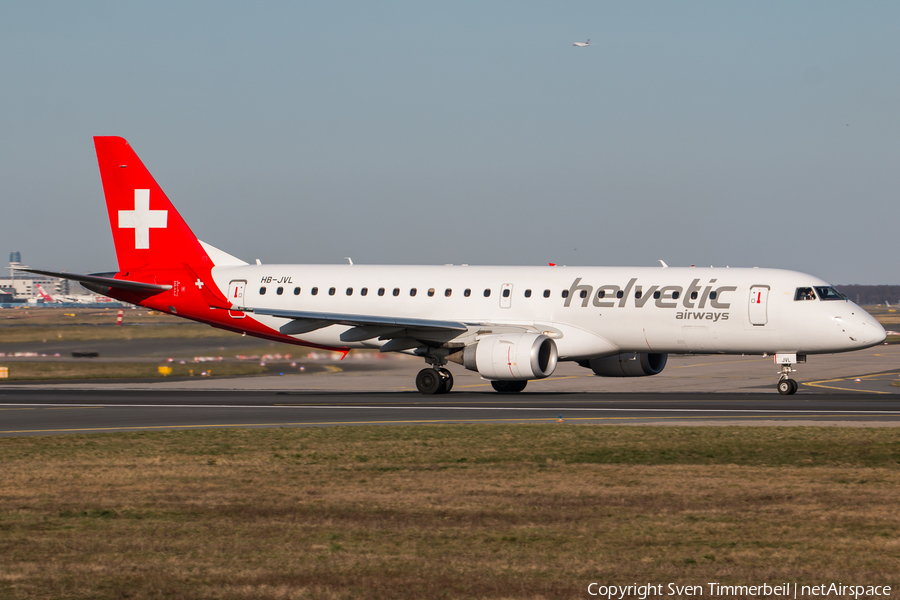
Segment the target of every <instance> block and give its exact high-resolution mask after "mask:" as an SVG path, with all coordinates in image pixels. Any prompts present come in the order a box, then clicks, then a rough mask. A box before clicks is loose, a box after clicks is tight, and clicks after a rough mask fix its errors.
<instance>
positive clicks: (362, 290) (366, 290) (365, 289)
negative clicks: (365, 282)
mask: <svg viewBox="0 0 900 600" xmlns="http://www.w3.org/2000/svg"><path fill="white" fill-rule="evenodd" d="M368 293H369V288H361V289H360V290H359V295H360V296H365V295H367V294H368Z"/></svg>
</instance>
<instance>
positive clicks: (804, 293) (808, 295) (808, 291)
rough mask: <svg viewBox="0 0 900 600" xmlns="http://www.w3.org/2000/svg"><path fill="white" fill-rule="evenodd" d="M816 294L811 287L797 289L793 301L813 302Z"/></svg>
mask: <svg viewBox="0 0 900 600" xmlns="http://www.w3.org/2000/svg"><path fill="white" fill-rule="evenodd" d="M815 299H816V293H815V292H814V291H813V289H812V288H811V287H808V288H797V293H796V294H795V295H794V300H795V301H796V300H815Z"/></svg>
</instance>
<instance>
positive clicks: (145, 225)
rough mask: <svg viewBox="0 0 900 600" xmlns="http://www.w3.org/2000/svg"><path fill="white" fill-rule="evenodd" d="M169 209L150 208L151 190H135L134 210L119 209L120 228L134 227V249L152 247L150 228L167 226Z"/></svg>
mask: <svg viewBox="0 0 900 600" xmlns="http://www.w3.org/2000/svg"><path fill="white" fill-rule="evenodd" d="M168 215H169V211H167V210H150V190H134V210H120V211H119V229H134V249H135V250H148V249H149V248H150V228H151V227H153V228H162V229H165V228H166V221H167V217H168Z"/></svg>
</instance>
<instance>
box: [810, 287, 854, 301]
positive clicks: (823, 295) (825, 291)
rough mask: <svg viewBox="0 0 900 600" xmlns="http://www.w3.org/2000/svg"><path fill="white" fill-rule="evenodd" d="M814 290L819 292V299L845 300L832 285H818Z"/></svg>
mask: <svg viewBox="0 0 900 600" xmlns="http://www.w3.org/2000/svg"><path fill="white" fill-rule="evenodd" d="M816 291H817V292H818V293H819V300H846V299H847V297H846V296H844V295H843V294H842V293H840V292H839V291H837V290H836V289H834V288H833V287H830V286H828V287H825V286H818V287H816Z"/></svg>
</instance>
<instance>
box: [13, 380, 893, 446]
mask: <svg viewBox="0 0 900 600" xmlns="http://www.w3.org/2000/svg"><path fill="white" fill-rule="evenodd" d="M559 422H563V423H581V424H585V423H592V424H620V425H638V424H655V425H723V424H729V425H732V424H742V425H753V424H755V425H760V424H767V425H779V424H781V425H788V424H790V425H796V424H816V425H826V424H830V425H838V424H840V425H855V426H900V396H890V397H877V396H871V395H865V394H844V393H827V394H825V393H822V394H819V393H813V394H808V395H798V396H794V397H793V398H790V399H786V398H784V397H782V396H779V395H777V394H772V393H764V394H763V393H760V394H721V393H718V394H717V393H710V394H702V393H701V394H684V393H679V394H647V393H640V394H544V393H539V394H527V395H524V394H523V395H518V396H513V397H510V396H500V395H498V394H492V393H462V394H451V395H449V396H438V397H432V398H424V397H423V396H421V395H419V394H417V393H393V392H389V393H376V394H371V393H360V394H353V393H344V392H341V393H290V392H267V391H236V392H210V391H187V392H170V391H148V390H145V391H121V390H106V391H104V390H99V391H98V390H91V391H88V390H15V391H13V390H9V391H4V392H3V393H2V394H0V423H2V426H0V436H22V435H49V434H75V433H96V432H104V431H105V432H111V431H138V430H163V429H192V428H212V427H217V428H222V427H235V428H237V427H321V426H336V425H364V424H366V425H368V424H377V425H404V424H405V425H411V424H424V423H559Z"/></svg>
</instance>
